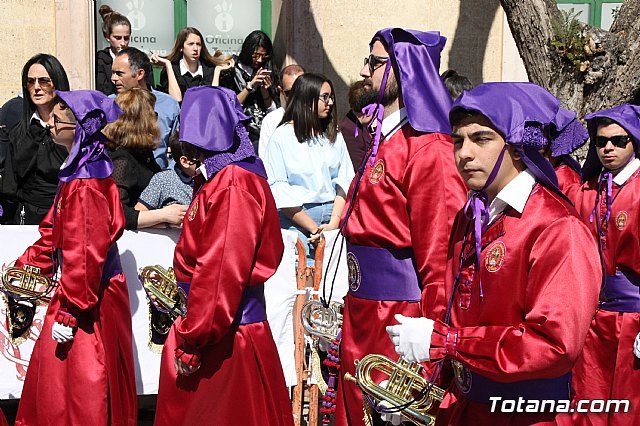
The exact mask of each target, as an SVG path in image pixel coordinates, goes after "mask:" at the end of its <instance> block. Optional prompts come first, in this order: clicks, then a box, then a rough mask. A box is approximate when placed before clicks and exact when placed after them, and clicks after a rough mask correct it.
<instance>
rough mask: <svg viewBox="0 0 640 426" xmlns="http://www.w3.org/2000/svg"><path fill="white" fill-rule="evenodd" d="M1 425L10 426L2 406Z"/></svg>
mask: <svg viewBox="0 0 640 426" xmlns="http://www.w3.org/2000/svg"><path fill="white" fill-rule="evenodd" d="M0 426H9V423H7V419H6V418H5V417H4V413H3V412H2V409H1V408H0Z"/></svg>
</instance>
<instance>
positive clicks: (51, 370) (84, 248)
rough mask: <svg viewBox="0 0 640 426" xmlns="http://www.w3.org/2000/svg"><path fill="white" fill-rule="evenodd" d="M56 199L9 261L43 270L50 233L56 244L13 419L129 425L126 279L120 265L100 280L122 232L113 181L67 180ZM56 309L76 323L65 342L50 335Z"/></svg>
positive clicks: (133, 414) (133, 402)
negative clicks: (56, 265) (50, 282)
mask: <svg viewBox="0 0 640 426" xmlns="http://www.w3.org/2000/svg"><path fill="white" fill-rule="evenodd" d="M58 200H59V201H58V203H57V204H55V205H54V206H52V208H51V210H50V211H49V213H48V214H47V216H46V217H45V218H44V220H43V221H42V223H41V224H40V235H41V237H40V239H39V240H38V241H37V242H35V243H34V244H33V245H32V246H31V247H29V248H28V249H27V251H26V252H25V253H24V254H23V255H22V256H21V257H20V258H19V259H18V260H17V261H16V266H22V265H25V264H28V265H34V266H37V267H40V268H41V269H42V272H43V273H44V274H46V275H48V276H51V273H52V269H53V264H52V260H51V241H52V239H53V241H54V243H55V247H56V248H59V249H62V256H63V265H62V274H61V276H60V279H59V286H58V288H57V290H56V291H55V294H54V295H53V297H52V299H51V302H50V303H49V307H48V309H47V313H46V316H45V320H44V325H43V327H42V332H41V333H40V337H39V338H38V340H37V342H36V345H35V347H34V349H33V353H32V355H31V360H30V362H29V368H28V370H27V378H26V380H25V383H24V387H23V390H22V398H21V399H20V405H19V407H18V415H17V419H16V425H39V426H42V425H62V424H66V425H91V426H97V425H107V424H111V425H135V424H136V419H137V399H136V384H135V371H134V364H133V349H132V331H131V309H130V307H129V294H128V291H127V283H126V280H125V276H124V273H122V272H121V273H119V274H117V275H115V276H113V277H111V279H109V280H106V281H102V282H101V276H102V269H103V265H104V263H105V259H106V256H107V251H108V250H109V247H111V245H112V244H115V243H116V241H117V240H118V238H120V236H121V235H122V232H123V231H124V223H125V219H124V213H123V211H122V205H121V203H120V194H119V192H118V187H117V186H116V184H115V182H114V181H113V179H112V178H111V177H109V178H106V179H74V180H72V181H70V182H67V183H63V184H62V188H61V189H60V195H59V199H58ZM54 209H56V210H57V211H56V212H55V226H53V220H54ZM61 311H65V312H67V313H69V314H71V315H72V316H73V317H75V319H76V320H77V323H78V327H77V330H76V332H75V337H74V338H73V340H72V341H71V342H68V343H65V344H58V343H57V342H56V341H55V340H53V339H52V338H51V327H52V326H53V324H54V322H55V321H56V316H57V315H58V314H59V313H60V312H61ZM109 420H110V421H109Z"/></svg>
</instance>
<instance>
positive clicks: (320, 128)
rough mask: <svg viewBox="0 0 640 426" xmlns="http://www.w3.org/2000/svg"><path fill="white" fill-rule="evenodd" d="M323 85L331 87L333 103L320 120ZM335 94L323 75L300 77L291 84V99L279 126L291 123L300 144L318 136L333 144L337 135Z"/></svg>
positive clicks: (329, 82) (310, 74) (331, 84)
mask: <svg viewBox="0 0 640 426" xmlns="http://www.w3.org/2000/svg"><path fill="white" fill-rule="evenodd" d="M324 83H328V84H329V86H330V87H331V95H332V96H333V97H334V103H333V107H332V108H331V112H330V113H329V115H328V116H327V118H323V119H321V118H319V117H318V100H319V99H320V89H321V88H322V85H323V84H324ZM335 94H336V92H335V90H334V89H333V83H331V80H329V79H328V78H327V77H325V76H324V75H320V74H313V73H309V74H303V75H301V76H300V77H298V78H297V79H296V81H295V82H294V83H293V87H292V94H291V98H290V99H289V102H288V103H287V108H286V109H285V111H284V117H283V118H282V121H281V122H280V124H283V123H287V122H289V121H293V129H294V132H295V134H296V137H297V138H298V142H300V143H302V142H305V141H306V140H308V139H310V138H311V137H313V136H318V135H324V136H325V137H326V138H327V139H329V141H331V143H333V142H335V140H336V136H337V134H338V111H337V105H336V103H335Z"/></svg>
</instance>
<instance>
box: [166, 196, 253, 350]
mask: <svg viewBox="0 0 640 426" xmlns="http://www.w3.org/2000/svg"><path fill="white" fill-rule="evenodd" d="M206 209H207V213H206V218H205V220H204V223H203V227H202V229H201V230H200V232H199V235H200V236H201V240H200V242H199V245H198V249H197V252H198V256H197V264H196V267H195V270H194V272H193V277H192V279H191V287H190V289H189V299H188V302H187V312H188V313H187V317H186V318H185V319H184V320H183V321H182V322H180V324H179V325H178V327H177V330H176V331H177V334H178V336H180V338H181V339H182V340H183V341H184V342H183V343H182V345H181V346H180V347H179V348H178V350H177V351H176V356H178V357H180V358H181V359H183V361H185V362H188V361H187V360H186V359H184V358H183V357H182V356H181V354H182V352H183V351H184V352H187V353H189V354H193V353H195V354H197V353H198V352H199V351H200V349H201V348H202V347H203V346H205V345H207V344H211V343H216V342H218V341H219V340H220V339H221V338H222V337H223V336H224V335H225V334H227V332H228V331H229V328H230V327H231V323H232V322H233V319H234V317H235V315H236V313H237V311H238V307H239V306H240V300H241V298H242V292H243V290H244V288H245V286H246V285H247V283H248V282H249V280H250V277H251V271H252V268H253V265H254V261H255V257H256V247H257V246H258V243H259V241H260V235H261V229H262V220H263V219H262V218H263V211H262V208H261V205H260V204H259V202H258V201H257V200H256V199H255V198H254V197H253V196H252V195H251V194H249V193H248V192H246V191H245V190H242V189H240V188H237V187H233V186H231V187H226V188H224V189H220V190H218V191H216V192H215V193H213V194H212V196H211V197H210V198H209V199H208V201H207V207H206Z"/></svg>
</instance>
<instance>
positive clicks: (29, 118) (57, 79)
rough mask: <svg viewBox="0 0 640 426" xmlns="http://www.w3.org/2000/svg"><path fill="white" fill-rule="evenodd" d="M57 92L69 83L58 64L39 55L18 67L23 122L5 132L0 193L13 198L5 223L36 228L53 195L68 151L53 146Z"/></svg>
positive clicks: (45, 55)
mask: <svg viewBox="0 0 640 426" xmlns="http://www.w3.org/2000/svg"><path fill="white" fill-rule="evenodd" d="M56 90H63V91H68V90H69V80H68V78H67V73H66V72H65V70H64V68H63V67H62V64H60V61H58V59H56V58H55V57H54V56H51V55H48V54H45V53H40V54H37V55H35V56H33V57H32V58H31V59H29V60H28V61H27V63H26V64H25V65H24V67H23V68H22V93H23V100H22V108H23V109H22V119H21V120H20V123H19V124H18V125H16V126H15V127H14V128H13V129H11V131H10V133H9V147H8V149H7V157H6V159H5V168H4V173H3V174H2V193H3V194H4V196H6V197H9V198H10V199H11V200H13V201H14V202H15V203H16V205H15V209H13V210H14V211H7V212H5V215H11V219H10V220H9V223H12V224H16V225H38V224H39V223H40V222H41V221H42V219H43V218H44V217H45V215H46V214H47V212H48V211H49V209H50V208H51V205H52V204H53V199H54V197H55V195H56V188H57V187H58V182H59V179H58V173H59V172H60V166H62V163H63V162H64V160H65V158H67V154H68V152H67V150H66V149H65V148H64V147H61V146H59V145H56V144H54V142H53V140H52V139H51V134H50V133H49V129H50V128H51V127H53V115H52V111H53V107H54V106H55V105H56V104H57V102H58V99H57V95H56V93H55V91H56Z"/></svg>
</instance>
